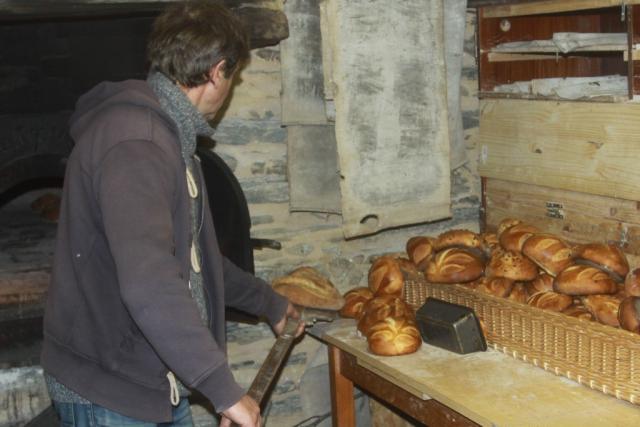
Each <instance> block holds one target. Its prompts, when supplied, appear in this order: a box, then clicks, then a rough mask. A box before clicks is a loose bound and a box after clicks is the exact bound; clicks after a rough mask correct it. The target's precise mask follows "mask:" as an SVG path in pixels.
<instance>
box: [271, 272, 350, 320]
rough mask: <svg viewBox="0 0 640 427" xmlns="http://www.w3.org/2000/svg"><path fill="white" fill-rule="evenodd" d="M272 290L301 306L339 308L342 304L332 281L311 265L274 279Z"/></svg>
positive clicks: (342, 301)
mask: <svg viewBox="0 0 640 427" xmlns="http://www.w3.org/2000/svg"><path fill="white" fill-rule="evenodd" d="M273 290H274V291H276V292H277V293H279V294H281V295H284V296H285V297H287V298H288V299H289V301H291V302H292V303H293V304H296V305H300V306H303V307H314V308H321V309H325V310H339V309H340V308H342V306H343V305H344V299H343V298H342V296H341V295H340V293H339V292H338V290H337V289H336V288H335V286H333V283H331V282H330V281H329V279H327V278H326V277H324V276H323V275H322V274H321V273H320V272H319V271H318V270H316V269H314V268H312V267H300V268H297V269H295V270H293V271H292V272H291V273H289V274H288V275H286V276H284V277H280V278H278V279H276V280H274V281H273Z"/></svg>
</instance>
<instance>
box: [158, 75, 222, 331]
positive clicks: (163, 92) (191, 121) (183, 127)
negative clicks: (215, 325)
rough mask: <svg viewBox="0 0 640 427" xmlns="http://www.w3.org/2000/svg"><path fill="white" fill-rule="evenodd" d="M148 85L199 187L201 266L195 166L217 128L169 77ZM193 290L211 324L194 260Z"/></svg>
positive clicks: (194, 220)
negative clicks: (202, 144) (202, 139)
mask: <svg viewBox="0 0 640 427" xmlns="http://www.w3.org/2000/svg"><path fill="white" fill-rule="evenodd" d="M147 83H148V84H149V86H150V87H151V89H152V90H153V92H154V93H155V94H156V96H157V97H158V100H159V101H160V105H161V106H162V109H163V110H164V111H165V112H166V113H167V114H168V115H169V116H170V117H171V118H172V119H173V121H174V122H175V123H176V126H177V127H178V132H179V134H180V149H181V152H182V159H183V160H184V163H185V166H186V168H187V170H188V171H189V172H190V174H191V176H192V177H193V179H194V180H195V183H196V185H197V187H198V197H196V198H191V199H190V201H191V231H192V234H193V244H194V248H195V253H196V257H197V258H198V261H197V262H198V264H201V256H200V253H201V252H200V246H199V244H198V235H199V232H200V228H201V226H202V224H201V221H202V197H201V196H202V184H201V183H198V177H199V176H200V173H199V165H196V164H195V159H194V155H195V152H196V145H197V137H198V136H209V137H210V136H211V135H213V128H211V126H209V124H208V123H207V121H206V120H205V119H204V117H203V116H202V114H200V112H199V111H198V110H197V109H196V107H195V106H194V105H193V104H192V103H191V101H190V100H189V98H187V96H186V94H185V93H184V92H183V91H182V90H181V89H180V87H179V86H178V85H177V84H175V83H173V82H172V81H171V80H170V79H168V78H167V77H166V76H165V75H163V74H162V73H158V72H152V73H150V74H149V76H148V77H147ZM189 276H190V277H189V288H190V289H191V294H192V296H193V298H194V299H195V301H196V303H197V304H198V309H199V310H200V315H201V317H202V320H203V321H204V322H205V324H206V323H208V316H207V307H206V298H205V295H204V288H203V283H202V274H201V273H200V272H199V271H194V268H193V261H192V268H191V272H190V275H189Z"/></svg>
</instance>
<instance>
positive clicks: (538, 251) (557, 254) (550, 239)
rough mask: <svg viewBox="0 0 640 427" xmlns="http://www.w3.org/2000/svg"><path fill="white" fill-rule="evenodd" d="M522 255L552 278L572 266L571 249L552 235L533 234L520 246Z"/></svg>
mask: <svg viewBox="0 0 640 427" xmlns="http://www.w3.org/2000/svg"><path fill="white" fill-rule="evenodd" d="M522 253H523V254H525V255H526V256H527V257H529V259H530V260H532V261H533V262H535V263H536V264H537V265H538V266H539V267H540V268H542V269H543V270H544V271H546V272H547V273H548V274H550V275H552V276H554V277H555V276H557V275H558V273H560V272H561V271H562V270H564V269H565V268H567V267H569V266H570V265H572V264H573V255H572V253H571V248H570V247H569V245H567V244H566V243H565V242H564V241H563V240H562V239H560V238H559V237H557V236H554V235H552V234H542V233H540V234H534V235H532V236H531V237H529V238H528V239H527V240H526V241H525V243H524V245H522Z"/></svg>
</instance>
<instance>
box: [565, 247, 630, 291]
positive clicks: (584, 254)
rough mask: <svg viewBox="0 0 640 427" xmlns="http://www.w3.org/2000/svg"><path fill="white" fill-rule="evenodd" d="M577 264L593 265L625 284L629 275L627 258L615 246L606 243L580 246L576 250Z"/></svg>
mask: <svg viewBox="0 0 640 427" xmlns="http://www.w3.org/2000/svg"><path fill="white" fill-rule="evenodd" d="M575 252H576V253H575V257H576V262H578V263H585V261H586V263H587V264H589V263H593V265H594V266H596V267H598V268H602V269H604V270H605V271H606V272H607V273H609V274H611V275H612V277H613V278H614V279H615V280H616V281H617V282H623V281H624V278H625V276H626V275H627V273H629V262H628V261H627V257H626V255H625V254H624V252H622V250H620V248H619V247H617V246H615V245H608V244H606V243H589V244H587V245H580V246H578V247H577V248H576V250H575Z"/></svg>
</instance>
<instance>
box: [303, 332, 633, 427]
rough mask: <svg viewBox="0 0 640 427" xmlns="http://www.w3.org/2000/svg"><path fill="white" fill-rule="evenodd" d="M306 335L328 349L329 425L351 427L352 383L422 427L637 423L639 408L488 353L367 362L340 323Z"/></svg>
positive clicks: (363, 346) (362, 344)
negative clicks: (312, 337) (419, 423)
mask: <svg viewBox="0 0 640 427" xmlns="http://www.w3.org/2000/svg"><path fill="white" fill-rule="evenodd" d="M310 333H311V334H312V335H314V336H316V337H318V338H319V339H321V340H322V341H324V342H326V343H327V344H328V347H329V369H330V375H331V400H332V409H333V425H334V426H336V427H352V426H355V410H354V402H353V387H354V385H356V386H358V387H359V388H361V389H362V390H364V391H366V392H367V393H369V394H371V395H373V396H375V397H377V398H379V399H381V400H382V401H384V402H386V403H388V404H390V405H391V406H393V407H395V408H397V409H399V410H400V411H402V412H404V413H406V414H408V415H410V416H411V417H413V418H415V419H416V420H418V421H420V422H422V423H424V424H427V425H430V426H438V427H440V426H476V425H482V426H509V427H512V426H545V427H547V426H548V427H553V426H558V427H571V426H576V427H589V426H598V427H600V426H616V427H620V426H639V425H640V406H636V405H632V404H630V403H628V402H625V401H622V400H618V399H616V398H614V397H610V396H607V395H605V394H603V393H601V392H598V391H595V390H591V389H589V388H587V387H585V386H583V385H580V384H578V383H576V382H574V381H571V380H569V379H566V378H564V377H559V376H555V375H553V374H552V373H550V372H546V371H544V370H543V369H541V368H538V367H535V366H532V365H529V364H527V363H524V362H522V361H519V360H516V359H514V358H512V357H509V356H506V355H504V354H502V353H499V352H497V351H494V350H489V351H486V352H479V353H472V354H467V355H458V354H455V353H451V352H448V351H445V350H442V349H439V348H437V347H433V346H430V345H426V344H423V346H422V348H421V349H420V350H419V351H418V352H417V353H414V354H411V355H406V356H396V357H381V356H375V355H372V354H370V353H369V352H368V351H367V343H366V340H365V339H363V338H361V337H359V336H358V334H357V332H356V327H355V322H353V321H352V320H348V319H345V320H339V321H336V322H334V324H332V325H323V326H316V327H314V328H313V329H312V330H311V331H310Z"/></svg>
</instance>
